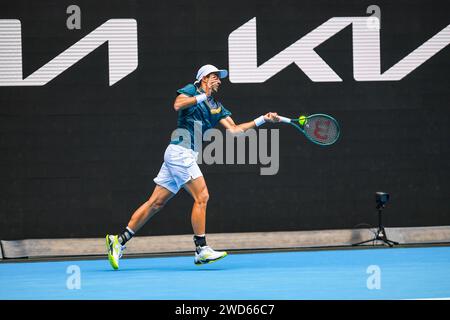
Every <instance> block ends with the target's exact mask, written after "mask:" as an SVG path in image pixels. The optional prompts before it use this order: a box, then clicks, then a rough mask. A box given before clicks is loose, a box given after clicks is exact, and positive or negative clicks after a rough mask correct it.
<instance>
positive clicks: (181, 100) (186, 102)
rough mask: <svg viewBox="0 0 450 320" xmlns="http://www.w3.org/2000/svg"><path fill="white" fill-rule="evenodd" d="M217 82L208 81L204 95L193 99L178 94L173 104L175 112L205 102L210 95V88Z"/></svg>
mask: <svg viewBox="0 0 450 320" xmlns="http://www.w3.org/2000/svg"><path fill="white" fill-rule="evenodd" d="M217 82H219V80H212V79H209V80H208V82H207V84H206V92H205V93H204V94H199V95H196V96H193V97H190V96H188V95H185V94H183V93H181V94H179V95H178V96H177V97H176V99H175V102H174V103H173V108H174V109H175V111H180V110H183V109H186V108H189V107H192V106H193V105H196V104H198V103H200V102H201V101H204V100H206V99H207V98H208V97H209V96H210V95H211V93H212V87H213V86H214V85H215V84H216V83H217Z"/></svg>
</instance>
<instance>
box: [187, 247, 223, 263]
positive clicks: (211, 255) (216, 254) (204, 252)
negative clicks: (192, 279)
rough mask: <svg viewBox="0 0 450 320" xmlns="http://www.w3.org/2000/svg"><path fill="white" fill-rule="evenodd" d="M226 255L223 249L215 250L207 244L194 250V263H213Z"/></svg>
mask: <svg viewBox="0 0 450 320" xmlns="http://www.w3.org/2000/svg"><path fill="white" fill-rule="evenodd" d="M226 256H227V253H226V252H225V251H215V250H213V249H212V248H211V247H209V246H204V247H199V248H198V249H197V250H196V251H195V259H194V263H195V264H196V265H200V264H206V263H213V262H216V261H218V260H220V259H222V258H225V257H226Z"/></svg>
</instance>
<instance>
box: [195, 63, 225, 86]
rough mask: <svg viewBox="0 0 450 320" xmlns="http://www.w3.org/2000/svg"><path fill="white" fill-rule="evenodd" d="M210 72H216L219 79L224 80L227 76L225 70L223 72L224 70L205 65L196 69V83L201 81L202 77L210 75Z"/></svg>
mask: <svg viewBox="0 0 450 320" xmlns="http://www.w3.org/2000/svg"><path fill="white" fill-rule="evenodd" d="M212 72H217V73H218V76H219V78H220V79H222V78H226V77H227V76H228V71H227V70H225V69H221V70H219V69H217V68H216V67H215V66H213V65H212V64H205V65H204V66H203V67H201V68H200V69H198V72H197V77H196V78H197V81H198V82H199V81H200V80H202V78H203V77H205V76H207V75H208V74H210V73H212Z"/></svg>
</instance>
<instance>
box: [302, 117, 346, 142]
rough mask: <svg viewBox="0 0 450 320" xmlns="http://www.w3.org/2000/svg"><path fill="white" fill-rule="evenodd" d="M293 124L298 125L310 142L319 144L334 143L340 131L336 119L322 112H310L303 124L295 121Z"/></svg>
mask: <svg viewBox="0 0 450 320" xmlns="http://www.w3.org/2000/svg"><path fill="white" fill-rule="evenodd" d="M295 126H298V127H299V128H300V130H301V131H302V132H303V133H304V134H305V136H306V138H308V139H309V140H310V141H311V142H313V143H315V144H318V145H321V146H329V145H331V144H333V143H335V142H336V141H337V140H338V139H339V136H340V133H341V130H340V127H339V123H338V122H337V121H336V119H334V118H333V117H332V116H329V115H327V114H323V113H317V114H312V115H310V116H308V117H307V118H306V121H305V122H304V123H303V125H301V124H300V123H299V121H297V123H295Z"/></svg>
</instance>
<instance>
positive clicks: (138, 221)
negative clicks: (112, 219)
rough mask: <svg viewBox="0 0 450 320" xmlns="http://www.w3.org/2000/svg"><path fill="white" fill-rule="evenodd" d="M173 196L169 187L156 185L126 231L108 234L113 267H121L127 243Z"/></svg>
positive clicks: (107, 243) (107, 245) (108, 249)
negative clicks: (118, 233)
mask: <svg viewBox="0 0 450 320" xmlns="http://www.w3.org/2000/svg"><path fill="white" fill-rule="evenodd" d="M173 196H174V194H173V193H172V192H170V191H169V190H168V189H166V188H164V187H162V186H159V185H156V187H155V189H154V190H153V193H152V195H151V196H150V198H149V199H148V200H147V201H146V202H144V203H143V204H142V205H141V206H140V207H139V208H138V209H137V210H136V211H135V212H134V213H133V215H132V216H131V219H130V221H129V222H128V226H127V228H126V229H125V231H124V232H122V233H121V234H120V235H107V236H106V248H107V251H108V259H109V262H110V264H111V266H112V267H113V269H115V270H117V269H119V260H120V258H121V257H122V253H123V249H124V248H125V246H124V245H125V243H126V242H127V241H128V240H130V239H131V238H132V237H133V235H134V234H135V232H137V231H138V230H139V229H140V228H141V227H142V226H143V225H144V224H145V223H146V222H147V221H148V220H149V219H150V218H151V217H152V216H153V215H154V214H156V213H157V212H158V211H160V210H161V209H162V208H163V207H164V205H165V204H166V203H167V201H169V200H170V198H172V197H173Z"/></svg>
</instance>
